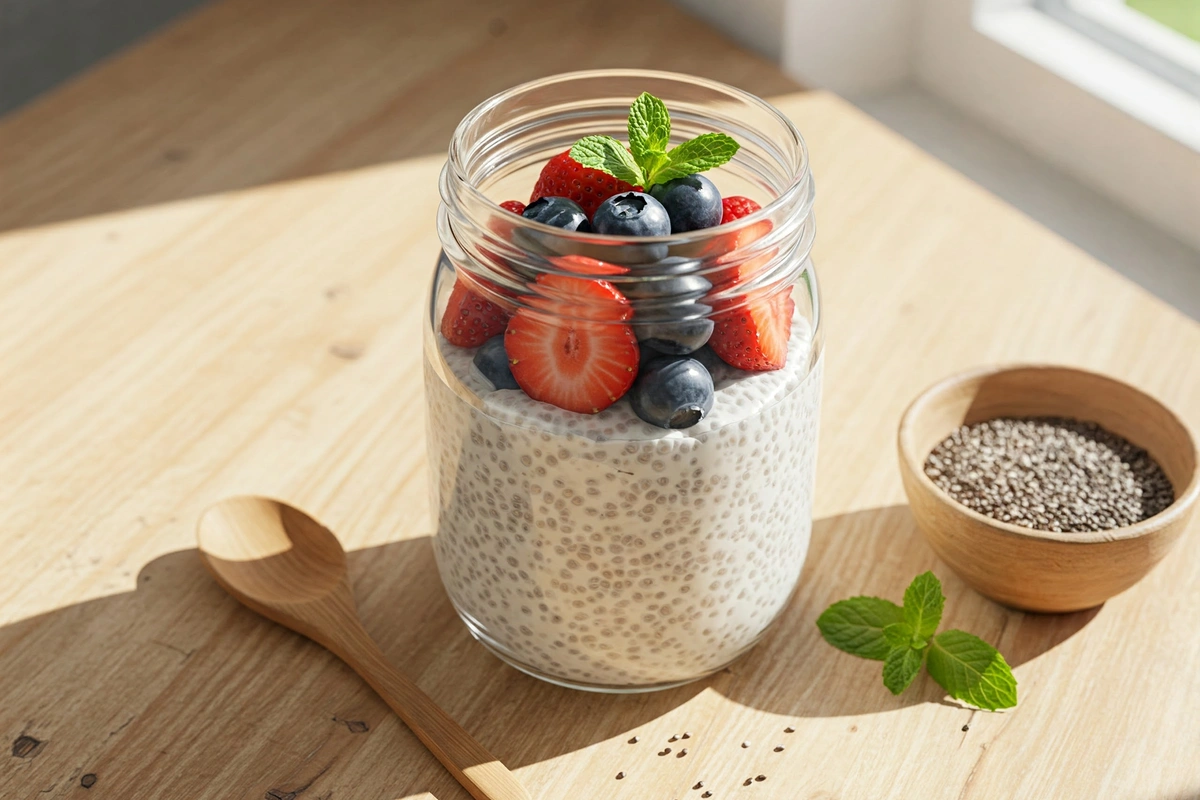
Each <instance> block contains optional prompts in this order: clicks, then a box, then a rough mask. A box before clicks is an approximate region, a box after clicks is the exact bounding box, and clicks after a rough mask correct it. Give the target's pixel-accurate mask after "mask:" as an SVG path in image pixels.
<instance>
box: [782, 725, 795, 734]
mask: <svg viewBox="0 0 1200 800" xmlns="http://www.w3.org/2000/svg"><path fill="white" fill-rule="evenodd" d="M783 732H784V733H795V732H796V729H795V728H793V727H792V726H791V725H788V726H787V727H786V728H784V729H783Z"/></svg>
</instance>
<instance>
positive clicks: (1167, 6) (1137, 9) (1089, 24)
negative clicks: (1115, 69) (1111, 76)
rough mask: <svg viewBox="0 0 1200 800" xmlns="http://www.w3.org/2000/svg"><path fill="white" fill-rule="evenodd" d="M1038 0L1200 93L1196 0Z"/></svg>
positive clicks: (1199, 32) (1049, 12) (1081, 30)
mask: <svg viewBox="0 0 1200 800" xmlns="http://www.w3.org/2000/svg"><path fill="white" fill-rule="evenodd" d="M1036 6H1037V8H1038V9H1040V10H1041V11H1042V12H1043V13H1045V14H1047V15H1049V16H1051V17H1053V18H1054V19H1056V20H1058V21H1059V22H1062V23H1063V24H1065V25H1068V26H1070V27H1071V28H1073V29H1075V30H1076V31H1078V32H1079V33H1082V34H1083V35H1084V36H1086V37H1088V38H1089V39H1091V40H1092V41H1094V42H1096V43H1097V44H1100V45H1102V46H1103V47H1106V48H1108V49H1109V50H1111V51H1113V52H1115V53H1118V54H1119V55H1121V56H1122V57H1123V58H1125V59H1127V60H1129V61H1131V62H1133V63H1134V64H1136V65H1137V66H1139V67H1141V68H1142V69H1145V70H1147V71H1149V72H1151V73H1153V74H1155V75H1157V76H1158V77H1160V78H1162V79H1164V80H1167V81H1170V82H1171V83H1172V84H1174V85H1175V86H1178V87H1179V88H1181V89H1183V90H1185V91H1187V92H1189V93H1190V94H1192V95H1194V96H1195V97H1200V43H1198V41H1197V40H1200V2H1197V1H1196V0H1037V3H1036ZM1193 37H1194V38H1193Z"/></svg>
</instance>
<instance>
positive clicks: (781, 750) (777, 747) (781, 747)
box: [775, 744, 783, 753]
mask: <svg viewBox="0 0 1200 800" xmlns="http://www.w3.org/2000/svg"><path fill="white" fill-rule="evenodd" d="M775 752H776V753H782V752H783V745H781V744H779V745H776V746H775Z"/></svg>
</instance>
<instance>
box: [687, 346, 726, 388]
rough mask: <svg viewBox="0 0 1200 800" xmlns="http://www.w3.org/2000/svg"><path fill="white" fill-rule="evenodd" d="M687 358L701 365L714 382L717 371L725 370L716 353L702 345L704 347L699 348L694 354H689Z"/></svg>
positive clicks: (723, 363)
mask: <svg viewBox="0 0 1200 800" xmlns="http://www.w3.org/2000/svg"><path fill="white" fill-rule="evenodd" d="M688 358H694V359H696V360H697V361H699V362H700V363H701V364H703V365H704V368H705V369H706V370H708V374H709V375H712V376H714V380H715V379H716V375H717V372H718V370H722V369H724V368H725V362H724V361H722V360H721V357H720V356H719V355H717V351H716V350H713V349H712V348H711V347H709V346H708V345H704V347H701V348H700V349H699V350H697V351H696V352H694V353H691V354H689V355H688Z"/></svg>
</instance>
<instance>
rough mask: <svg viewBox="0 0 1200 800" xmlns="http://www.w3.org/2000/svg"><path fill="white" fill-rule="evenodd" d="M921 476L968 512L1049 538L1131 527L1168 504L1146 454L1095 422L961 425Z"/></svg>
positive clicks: (1165, 484)
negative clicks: (1050, 534)
mask: <svg viewBox="0 0 1200 800" xmlns="http://www.w3.org/2000/svg"><path fill="white" fill-rule="evenodd" d="M925 474H926V475H928V476H929V478H930V480H932V481H933V482H934V483H935V484H937V486H938V487H939V488H940V489H942V491H944V492H945V493H946V494H948V495H949V496H950V497H951V498H952V499H954V500H955V501H957V502H959V503H961V504H962V505H964V506H966V507H967V508H969V509H971V510H972V511H976V512H978V513H980V514H983V515H985V516H988V517H991V518H992V519H995V520H998V521H1000V522H1008V523H1011V524H1013V525H1020V526H1022V527H1025V528H1032V529H1034V530H1040V531H1053V532H1056V533H1061V532H1076V533H1079V532H1090V531H1102V530H1109V529H1112V528H1121V527H1125V526H1127V525H1133V524H1135V523H1137V522H1141V521H1142V520H1145V519H1149V518H1150V517H1153V516H1154V515H1155V514H1158V513H1159V512H1161V511H1163V510H1164V509H1166V508H1167V507H1168V506H1170V505H1171V503H1173V502H1174V501H1175V491H1174V489H1173V488H1172V486H1171V481H1170V480H1169V479H1168V478H1167V476H1166V474H1165V473H1164V472H1163V470H1162V467H1160V466H1159V465H1158V463H1157V462H1156V461H1155V460H1154V459H1153V458H1151V457H1150V454H1149V453H1147V452H1146V451H1145V450H1143V449H1142V448H1140V447H1138V446H1137V445H1135V444H1133V443H1131V442H1129V441H1127V440H1126V439H1124V438H1122V437H1120V436H1117V435H1116V434H1114V433H1111V432H1109V431H1107V430H1105V429H1104V428H1102V427H1100V426H1099V425H1097V424H1096V423H1094V422H1080V421H1077V420H1070V419H1063V418H1059V417H1033V418H1023V419H1014V418H1000V419H993V420H989V421H987V422H979V423H976V424H974V425H964V426H962V427H961V428H959V429H958V430H956V431H955V432H954V433H952V434H950V436H948V437H947V438H946V439H945V440H944V441H942V443H941V444H939V445H938V446H937V447H935V448H934V450H933V452H932V453H930V454H929V457H928V458H927V459H926V460H925Z"/></svg>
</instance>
